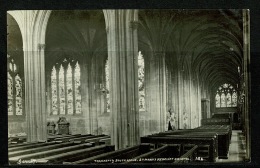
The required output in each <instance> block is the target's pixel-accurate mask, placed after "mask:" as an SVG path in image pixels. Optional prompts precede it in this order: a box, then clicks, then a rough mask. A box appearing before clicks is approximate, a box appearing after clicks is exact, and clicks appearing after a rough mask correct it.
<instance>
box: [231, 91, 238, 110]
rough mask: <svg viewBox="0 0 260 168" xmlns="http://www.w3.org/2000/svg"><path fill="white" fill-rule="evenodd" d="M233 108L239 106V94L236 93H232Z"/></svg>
mask: <svg viewBox="0 0 260 168" xmlns="http://www.w3.org/2000/svg"><path fill="white" fill-rule="evenodd" d="M231 105H232V107H236V106H237V92H236V91H234V92H233V93H232V103H231Z"/></svg>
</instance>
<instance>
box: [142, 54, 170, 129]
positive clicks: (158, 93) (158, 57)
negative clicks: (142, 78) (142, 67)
mask: <svg viewBox="0 0 260 168" xmlns="http://www.w3.org/2000/svg"><path fill="white" fill-rule="evenodd" d="M164 59H165V54H164V53H163V52H154V53H153V54H152V55H151V58H150V59H149V66H150V67H149V77H148V78H149V80H148V81H147V82H146V83H147V85H149V86H148V88H147V89H149V90H148V93H149V100H148V101H150V102H149V106H150V107H149V113H150V133H158V132H163V131H166V130H167V126H168V125H167V123H166V112H167V110H168V109H167V108H166V77H165V72H166V71H165V60H164Z"/></svg>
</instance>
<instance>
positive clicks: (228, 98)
mask: <svg viewBox="0 0 260 168" xmlns="http://www.w3.org/2000/svg"><path fill="white" fill-rule="evenodd" d="M226 98H227V107H231V94H230V93H228V94H227V96H226Z"/></svg>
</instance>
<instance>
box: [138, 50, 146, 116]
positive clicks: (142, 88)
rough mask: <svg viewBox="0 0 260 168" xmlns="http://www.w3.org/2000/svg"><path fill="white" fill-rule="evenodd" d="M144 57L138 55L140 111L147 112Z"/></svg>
mask: <svg viewBox="0 0 260 168" xmlns="http://www.w3.org/2000/svg"><path fill="white" fill-rule="evenodd" d="M144 75H145V72H144V57H143V55H142V53H141V51H139V53H138V89H139V111H145V81H144Z"/></svg>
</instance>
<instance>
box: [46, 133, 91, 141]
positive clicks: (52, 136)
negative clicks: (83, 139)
mask: <svg viewBox="0 0 260 168" xmlns="http://www.w3.org/2000/svg"><path fill="white" fill-rule="evenodd" d="M86 135H91V134H86ZM78 136H85V135H81V134H74V135H67V134H65V135H49V136H48V138H47V142H50V141H54V140H55V139H57V138H69V137H78Z"/></svg>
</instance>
